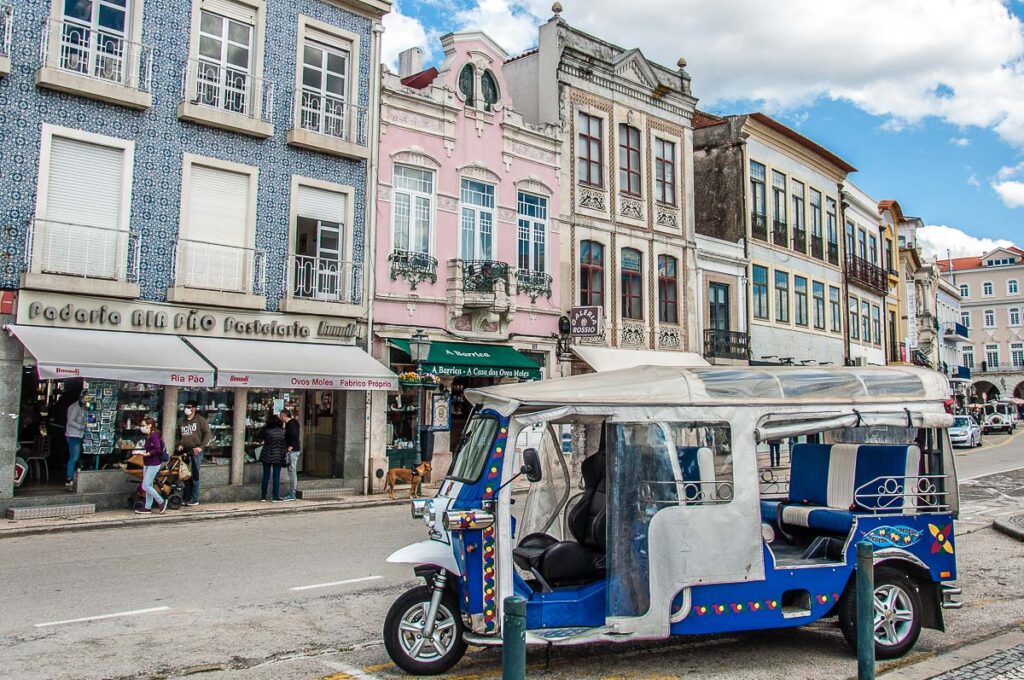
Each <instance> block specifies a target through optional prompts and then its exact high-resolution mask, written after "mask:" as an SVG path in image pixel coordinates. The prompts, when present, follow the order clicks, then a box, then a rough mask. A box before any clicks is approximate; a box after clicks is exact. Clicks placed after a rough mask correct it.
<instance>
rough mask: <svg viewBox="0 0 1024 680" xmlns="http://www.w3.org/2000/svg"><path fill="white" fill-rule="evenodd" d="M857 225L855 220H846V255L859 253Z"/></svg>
mask: <svg viewBox="0 0 1024 680" xmlns="http://www.w3.org/2000/svg"><path fill="white" fill-rule="evenodd" d="M856 241H857V227H855V226H854V224H853V222H850V221H847V222H846V256H847V257H854V256H855V255H856V254H857V243H856Z"/></svg>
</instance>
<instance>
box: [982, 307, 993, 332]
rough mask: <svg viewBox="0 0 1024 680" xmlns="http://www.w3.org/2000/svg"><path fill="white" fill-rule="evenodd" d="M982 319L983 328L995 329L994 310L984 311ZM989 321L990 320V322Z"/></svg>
mask: <svg viewBox="0 0 1024 680" xmlns="http://www.w3.org/2000/svg"><path fill="white" fill-rule="evenodd" d="M982 319H983V320H984V324H985V328H995V327H996V310H994V309H986V310H985V311H984V312H983V313H982ZM990 319H991V321H990Z"/></svg>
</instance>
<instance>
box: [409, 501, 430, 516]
mask: <svg viewBox="0 0 1024 680" xmlns="http://www.w3.org/2000/svg"><path fill="white" fill-rule="evenodd" d="M432 500H433V499H432V498H415V499H413V501H412V518H413V519H420V518H421V517H423V515H425V514H427V513H428V512H429V511H430V502H431V501H432Z"/></svg>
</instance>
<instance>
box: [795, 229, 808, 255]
mask: <svg viewBox="0 0 1024 680" xmlns="http://www.w3.org/2000/svg"><path fill="white" fill-rule="evenodd" d="M793 250H796V251H799V252H801V253H806V252H807V232H806V231H804V230H803V229H793Z"/></svg>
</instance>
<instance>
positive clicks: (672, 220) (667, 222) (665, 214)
mask: <svg viewBox="0 0 1024 680" xmlns="http://www.w3.org/2000/svg"><path fill="white" fill-rule="evenodd" d="M657 224H658V226H659V227H672V228H673V229H678V228H679V211H678V210H676V209H675V208H663V207H661V206H658V216H657Z"/></svg>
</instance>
